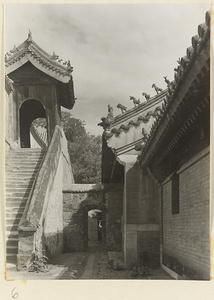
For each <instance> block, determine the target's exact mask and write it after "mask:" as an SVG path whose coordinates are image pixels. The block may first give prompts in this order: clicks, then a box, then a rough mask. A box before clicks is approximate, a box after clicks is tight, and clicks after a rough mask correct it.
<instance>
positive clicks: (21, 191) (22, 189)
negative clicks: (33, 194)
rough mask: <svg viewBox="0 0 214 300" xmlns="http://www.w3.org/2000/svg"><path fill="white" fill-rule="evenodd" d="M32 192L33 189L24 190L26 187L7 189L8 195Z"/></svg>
mask: <svg viewBox="0 0 214 300" xmlns="http://www.w3.org/2000/svg"><path fill="white" fill-rule="evenodd" d="M30 191H31V188H24V187H14V188H7V189H6V195H7V194H10V193H17V192H19V193H23V194H24V193H29V192H30Z"/></svg>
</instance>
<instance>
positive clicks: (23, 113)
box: [19, 99, 46, 148]
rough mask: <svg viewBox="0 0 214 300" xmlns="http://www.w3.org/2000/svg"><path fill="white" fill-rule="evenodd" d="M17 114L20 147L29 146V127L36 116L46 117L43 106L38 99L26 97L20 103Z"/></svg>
mask: <svg viewBox="0 0 214 300" xmlns="http://www.w3.org/2000/svg"><path fill="white" fill-rule="evenodd" d="M19 115H20V144H21V148H31V144H30V127H31V125H32V122H33V121H34V120H36V119H37V118H46V111H45V108H44V106H43V105H42V103H41V102H40V101H38V100H35V99H28V100H26V101H24V102H23V103H22V105H21V107H20V109H19Z"/></svg>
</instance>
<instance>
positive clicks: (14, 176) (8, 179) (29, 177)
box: [6, 174, 35, 182]
mask: <svg viewBox="0 0 214 300" xmlns="http://www.w3.org/2000/svg"><path fill="white" fill-rule="evenodd" d="M34 179H35V175H34V174H29V175H24V174H23V175H21V174H20V175H19V176H18V177H17V174H10V175H6V182H11V181H14V182H17V181H20V180H21V181H23V180H26V181H29V180H34Z"/></svg>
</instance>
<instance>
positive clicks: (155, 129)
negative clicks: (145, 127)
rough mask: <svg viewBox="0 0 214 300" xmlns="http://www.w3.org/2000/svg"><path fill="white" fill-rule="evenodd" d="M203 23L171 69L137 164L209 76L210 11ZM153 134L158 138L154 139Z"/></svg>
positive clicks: (178, 134) (147, 154)
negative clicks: (168, 80)
mask: <svg viewBox="0 0 214 300" xmlns="http://www.w3.org/2000/svg"><path fill="white" fill-rule="evenodd" d="M205 21H206V22H205V23H203V24H201V25H199V26H198V35H195V36H193V37H192V46H191V47H189V48H187V51H186V53H187V55H186V56H184V57H182V58H181V59H179V61H178V64H179V65H178V67H177V68H175V75H174V81H173V82H170V83H169V84H168V92H167V95H166V99H165V100H164V105H163V107H162V108H163V109H162V111H161V112H160V114H159V116H158V118H157V120H156V121H155V122H154V123H153V126H152V128H151V131H150V134H149V135H148V139H147V141H146V143H145V145H144V147H143V149H142V153H141V154H140V155H139V162H141V163H142V160H143V161H146V160H147V159H148V158H149V157H150V156H151V155H152V153H153V150H152V151H151V147H152V149H153V148H154V147H155V148H157V147H158V144H159V143H160V139H162V137H163V135H166V134H167V132H168V130H170V128H172V126H173V125H172V123H173V122H174V120H175V119H176V118H177V117H178V116H179V114H180V113H181V111H182V109H183V107H184V106H185V105H187V103H188V99H189V97H190V95H191V93H192V90H194V89H195V91H197V85H198V83H199V82H200V81H201V80H202V79H203V77H204V76H205V74H207V73H209V68H210V66H209V57H210V47H209V39H210V12H207V13H206V17H205ZM181 91H182V92H181ZM208 98H209V91H208V94H207V95H206V96H205V97H204V101H203V103H200V104H199V105H198V106H197V107H195V111H194V112H192V115H190V116H189V118H188V120H186V122H185V123H184V124H183V127H182V128H181V129H180V130H179V131H178V132H177V134H176V135H175V137H174V139H173V140H172V141H171V144H175V142H176V141H177V140H178V139H179V137H180V136H182V134H183V133H184V132H185V130H186V129H187V128H188V126H190V124H191V123H193V122H194V119H195V116H196V115H198V113H200V112H201V111H202V110H201V109H202V106H206V105H207V103H208V104H209V99H208ZM179 99H180V100H179ZM178 100H179V101H178ZM160 124H161V125H160ZM157 134H158V136H159V137H157ZM154 138H155V139H156V140H158V143H157V142H156V146H154V142H153V141H154ZM171 144H170V145H169V147H167V148H166V150H165V152H164V155H166V153H167V151H168V150H169V148H170V147H173V145H171ZM152 145H153V146H152ZM151 159H152V158H151Z"/></svg>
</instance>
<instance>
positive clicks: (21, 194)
mask: <svg viewBox="0 0 214 300" xmlns="http://www.w3.org/2000/svg"><path fill="white" fill-rule="evenodd" d="M29 194H30V192H26V193H25V192H23V193H22V192H17V193H15V192H13V193H7V192H6V199H7V197H8V198H11V197H27V196H29Z"/></svg>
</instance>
